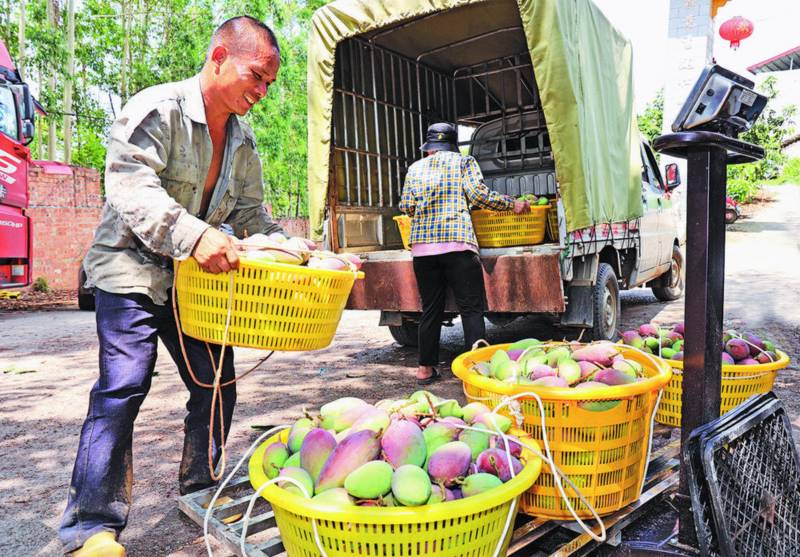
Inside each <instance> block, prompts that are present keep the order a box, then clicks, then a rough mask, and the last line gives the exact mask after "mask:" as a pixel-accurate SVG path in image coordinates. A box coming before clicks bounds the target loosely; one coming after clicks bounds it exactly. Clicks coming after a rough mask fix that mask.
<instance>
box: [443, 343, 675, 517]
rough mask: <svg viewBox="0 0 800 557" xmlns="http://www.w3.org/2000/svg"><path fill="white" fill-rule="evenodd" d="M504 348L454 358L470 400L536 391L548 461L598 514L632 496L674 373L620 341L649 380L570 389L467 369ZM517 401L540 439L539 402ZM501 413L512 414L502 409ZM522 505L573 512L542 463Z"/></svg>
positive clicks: (582, 511) (489, 401) (541, 511)
mask: <svg viewBox="0 0 800 557" xmlns="http://www.w3.org/2000/svg"><path fill="white" fill-rule="evenodd" d="M552 344H553V345H558V344H563V343H552ZM507 347H508V344H501V345H496V346H488V347H486V348H480V349H478V350H473V351H471V352H467V353H464V354H462V355H461V356H459V357H458V358H456V359H455V360H454V361H453V373H455V375H456V376H458V377H459V378H460V379H461V380H462V381H463V382H464V392H465V394H466V396H467V399H468V401H469V402H482V403H484V404H486V405H487V406H488V407H489V408H494V407H495V406H497V405H498V404H499V403H500V402H501V401H502V400H503V399H504V398H505V397H508V396H513V395H516V394H520V393H524V392H526V391H532V392H535V393H536V394H538V395H539V396H540V397H541V399H542V403H543V404H544V411H545V425H546V427H547V438H548V440H549V443H550V449H551V452H552V456H553V461H554V462H555V464H556V466H558V467H559V468H560V469H561V471H562V472H564V473H565V474H566V475H567V476H569V478H570V479H571V480H572V481H573V482H574V483H575V485H576V486H577V487H578V488H579V489H580V490H581V492H582V493H583V495H584V496H585V497H586V499H587V500H588V501H589V503H590V504H591V505H592V506H593V507H594V509H595V510H596V511H597V512H598V514H599V515H601V516H602V515H607V514H609V513H613V512H615V511H617V510H619V509H621V508H622V507H624V506H625V505H627V504H629V503H631V502H633V501H635V500H636V499H638V498H639V495H640V494H641V489H642V484H643V479H644V474H645V472H646V470H647V453H648V450H649V443H650V434H651V419H652V416H653V412H654V411H655V404H656V400H657V399H658V393H659V392H660V391H661V389H663V388H664V385H666V384H667V383H668V382H669V380H670V378H671V377H672V370H671V368H670V367H669V366H668V365H667V364H666V363H664V362H663V361H662V360H659V359H658V358H649V357H648V355H646V354H644V353H642V352H639V351H637V350H635V349H630V348H629V347H625V346H622V347H620V351H621V352H622V354H624V356H625V357H626V358H629V359H632V360H636V361H637V362H639V363H640V364H642V367H643V368H644V373H645V375H646V376H647V379H644V380H642V381H639V382H636V383H632V384H630V385H620V386H616V387H608V388H606V389H602V390H589V389H587V390H575V389H572V388H569V387H538V386H531V385H517V384H511V383H503V382H501V381H498V380H496V379H492V378H489V377H484V376H482V375H480V374H478V373H476V372H474V371H472V369H471V368H472V365H473V364H474V363H476V362H483V361H488V360H489V359H490V358H491V357H492V354H494V353H495V352H496V351H497V350H499V349H505V348H507ZM614 400H619V401H620V403H619V404H618V405H616V407H613V408H610V409H608V410H603V411H590V410H586V409H584V408H582V407H581V406H580V405H581V403H585V402H589V401H614ZM520 402H521V407H522V415H523V417H524V423H523V425H522V429H524V430H525V432H526V433H528V434H530V435H531V437H533V439H535V440H537V441H538V442H539V444H540V445H541V444H542V443H541V441H542V428H541V413H540V411H539V405H538V403H537V402H536V400H535V399H534V398H532V397H526V398H522V399H520ZM500 412H501V413H503V414H505V415H507V416H509V417H512V416H511V415H510V414H509V413H507V411H506V409H505V408H504V409H503V410H501V411H500ZM567 493H568V495H570V503H571V504H572V506H573V508H574V509H575V511H576V513H577V514H578V516H580V517H581V518H589V517H591V512H590V511H589V509H588V508H587V507H586V506H585V505H584V504H583V503H582V502H581V501H580V499H579V498H578V497H576V496H572V494H571V493H570V491H567ZM520 510H521V511H522V512H524V513H526V514H529V515H533V516H538V517H547V518H554V519H567V520H571V519H572V515H571V514H570V512H569V510H568V509H567V506H566V504H565V503H564V501H563V499H562V498H561V494H560V493H559V491H558V488H557V487H556V485H555V483H554V480H553V474H552V472H551V471H550V469H549V467H548V466H545V467H544V469H543V470H542V473H541V475H540V476H539V479H538V480H537V481H536V483H535V484H534V485H533V487H532V488H531V489H530V490H529V491H528V492H526V493H525V494H524V495H523V496H522V498H521V500H520Z"/></svg>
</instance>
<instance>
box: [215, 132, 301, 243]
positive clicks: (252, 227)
mask: <svg viewBox="0 0 800 557" xmlns="http://www.w3.org/2000/svg"><path fill="white" fill-rule="evenodd" d="M253 147H254V149H253V151H252V152H251V154H250V155H249V157H248V160H247V175H246V177H245V182H244V186H243V188H244V189H243V190H242V194H241V195H240V196H239V198H238V199H237V200H236V205H235V206H234V208H233V211H232V212H231V214H230V216H229V217H228V219H227V222H228V224H230V225H231V226H232V227H233V233H234V234H235V235H236V237H237V238H244V237H245V236H252V235H253V234H257V233H261V234H272V233H273V232H280V233H281V234H283V235H284V236H286V235H287V234H286V232H285V231H284V230H283V228H281V226H280V225H279V224H278V223H276V222H275V221H273V220H272V219H271V218H270V216H269V215H268V214H267V211H266V209H264V181H263V176H262V171H261V159H259V157H258V153H257V152H256V151H255V145H253Z"/></svg>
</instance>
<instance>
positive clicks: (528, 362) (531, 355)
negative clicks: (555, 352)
mask: <svg viewBox="0 0 800 557" xmlns="http://www.w3.org/2000/svg"><path fill="white" fill-rule="evenodd" d="M517 363H518V364H519V365H520V366H521V371H522V374H523V375H526V374H530V370H531V369H532V368H534V367H536V366H537V365H544V364H547V352H545V351H544V350H541V349H538V350H531V351H530V352H527V353H525V354H523V355H522V356H521V357H520V359H519V360H517Z"/></svg>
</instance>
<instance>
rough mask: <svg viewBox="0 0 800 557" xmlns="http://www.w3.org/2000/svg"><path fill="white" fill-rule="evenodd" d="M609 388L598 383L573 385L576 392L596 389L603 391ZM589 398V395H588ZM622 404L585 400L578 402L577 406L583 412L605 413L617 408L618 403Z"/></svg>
mask: <svg viewBox="0 0 800 557" xmlns="http://www.w3.org/2000/svg"><path fill="white" fill-rule="evenodd" d="M608 387H609V386H608V385H606V384H605V383H601V382H599V381H586V382H584V383H580V384H578V385H575V389H577V390H590V389H598V390H603V389H607V388H608ZM588 396H591V395H588ZM620 402H622V401H620V400H587V401H583V402H579V403H578V406H579V407H581V408H583V409H584V410H588V411H590V412H605V411H606V410H611V409H612V408H616V407H617V406H619V403H620Z"/></svg>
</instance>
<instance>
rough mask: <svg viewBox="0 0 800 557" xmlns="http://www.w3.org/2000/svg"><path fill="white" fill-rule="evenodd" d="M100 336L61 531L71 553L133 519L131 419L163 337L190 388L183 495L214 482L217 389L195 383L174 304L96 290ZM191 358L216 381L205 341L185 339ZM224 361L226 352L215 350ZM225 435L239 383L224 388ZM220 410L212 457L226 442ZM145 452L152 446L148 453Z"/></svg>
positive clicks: (229, 358)
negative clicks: (96, 366)
mask: <svg viewBox="0 0 800 557" xmlns="http://www.w3.org/2000/svg"><path fill="white" fill-rule="evenodd" d="M95 307H96V319H97V332H98V336H99V339H100V377H99V379H98V380H97V383H95V385H94V387H92V392H91V394H90V395H89V412H88V414H87V416H86V421H85V422H84V424H83V430H82V431H81V437H80V444H79V446H78V456H77V458H76V459H75V468H74V469H73V472H72V482H71V484H70V490H69V500H68V502H67V509H66V511H65V512H64V517H63V519H62V523H61V528H60V532H59V534H60V537H61V540H62V542H63V543H64V545H65V549H66V551H71V550H73V549H76V548H78V547H80V546H81V545H83V543H84V542H85V541H86V540H87V539H88V538H89V537H90V536H92V535H93V534H96V533H98V532H102V531H104V530H105V531H116V532H120V531H121V530H122V529H123V528H125V525H126V523H127V521H128V511H129V509H130V505H131V489H132V487H133V486H132V482H133V459H132V451H131V449H132V440H133V422H134V420H135V419H136V416H137V414H138V413H139V407H140V406H141V404H142V402H143V401H144V399H145V397H146V396H147V393H148V391H149V390H150V383H151V379H152V376H153V369H154V368H155V364H156V350H157V346H158V339H159V338H160V339H161V341H162V342H163V343H164V346H166V348H167V351H168V352H169V354H170V356H172V359H173V360H174V361H175V364H176V365H177V366H178V373H179V375H180V377H181V379H182V380H183V383H184V384H185V385H186V387H187V388H188V389H189V400H188V402H187V404H186V410H187V415H186V419H185V420H184V432H185V437H184V444H183V458H182V459H181V465H180V471H179V477H178V480H179V487H180V492H181V494H184V493H190V492H192V491H197V490H198V489H202V488H204V487H207V486H210V485H213V484H214V483H215V482H214V481H213V480H212V479H211V475H210V473H209V470H208V441H209V439H208V437H209V435H208V428H209V421H210V413H211V396H212V390H211V389H208V388H204V387H200V386H198V385H196V384H195V382H194V381H193V380H192V378H191V376H190V375H189V371H188V369H186V364H185V363H184V360H183V355H182V354H181V348H180V345H179V344H178V329H177V327H176V326H175V319H174V317H173V313H172V302H171V300H169V301H168V302H167V303H166V304H165V305H156V304H154V303H153V302H152V301H151V300H150V298H149V297H148V296H146V295H144V294H112V293H110V292H105V291H103V290H100V289H99V288H98V289H96V290H95ZM183 341H184V346H185V347H186V355H187V357H188V359H189V362H190V363H191V365H192V370H193V371H194V374H195V376H196V377H197V379H198V381H200V382H203V383H207V384H208V383H212V382H213V380H214V368H213V367H212V362H211V358H210V357H209V353H208V350H209V348H207V347H206V344H205V343H204V342H202V341H199V340H197V339H193V338H190V337H186V336H184V338H183ZM209 347H210V350H211V352H212V353H213V355H214V361H215V362H219V352H220V347H219V346H218V345H209ZM233 376H234V369H233V350H231V349H228V350H226V351H225V360H224V362H223V366H222V381H223V382H224V381H228V380H230V379H232V378H233ZM222 400H223V408H224V411H225V435H226V436H227V433H228V431H229V430H230V424H231V419H232V418H233V407H234V405H235V404H236V384H235V383H234V384H232V385H230V386H228V387H223V388H222ZM218 420H219V413H217V418H216V420H215V421H216V423H215V431H214V443H213V445H212V447H213V457H214V462H215V463H216V462H217V461H218V460H219V457H220V447H221V443H222V439H221V434H220V430H219V422H218ZM145 450H147V449H145Z"/></svg>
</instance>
